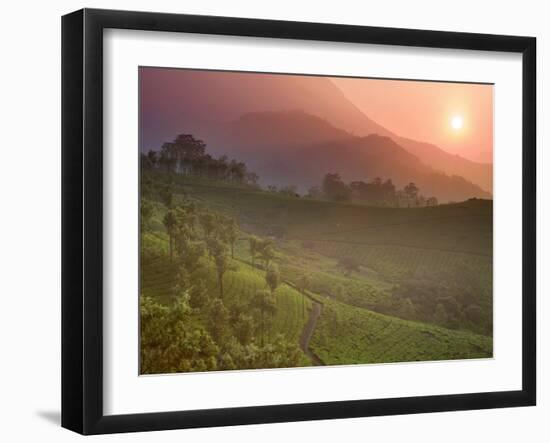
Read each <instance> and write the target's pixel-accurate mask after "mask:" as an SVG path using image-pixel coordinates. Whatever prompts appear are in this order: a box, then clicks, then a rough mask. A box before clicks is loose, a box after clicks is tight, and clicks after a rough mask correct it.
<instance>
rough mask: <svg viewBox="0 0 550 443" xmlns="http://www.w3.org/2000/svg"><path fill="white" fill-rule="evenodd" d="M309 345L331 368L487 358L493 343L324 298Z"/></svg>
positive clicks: (463, 333)
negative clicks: (348, 365)
mask: <svg viewBox="0 0 550 443" xmlns="http://www.w3.org/2000/svg"><path fill="white" fill-rule="evenodd" d="M322 302H323V304H324V308H323V315H322V316H321V318H320V320H319V323H318V327H317V330H316V332H315V334H314V335H313V339H312V342H311V346H312V349H313V350H314V351H315V352H316V354H317V355H318V356H319V357H320V358H321V359H322V360H323V362H324V363H325V364H327V365H338V364H353V363H390V362H406V361H426V360H453V359H467V358H488V357H491V356H492V339H491V338H489V337H485V336H482V335H476V334H473V333H470V332H465V331H452V330H449V329H445V328H439V327H436V326H432V325H428V324H425V323H418V322H412V321H406V320H401V319H398V318H395V317H389V316H385V315H382V314H377V313H374V312H371V311H368V310H366V309H360V308H355V307H350V306H348V305H346V304H343V303H339V302H337V301H334V300H330V298H328V297H323V298H322Z"/></svg>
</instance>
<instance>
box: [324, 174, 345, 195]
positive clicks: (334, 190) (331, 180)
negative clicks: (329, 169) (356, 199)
mask: <svg viewBox="0 0 550 443" xmlns="http://www.w3.org/2000/svg"><path fill="white" fill-rule="evenodd" d="M323 193H324V194H325V195H326V196H327V197H328V198H329V199H331V200H334V201H341V202H345V201H349V200H350V199H351V189H350V188H349V187H348V186H347V185H346V184H345V183H344V182H343V181H342V179H341V177H340V174H326V175H325V177H324V179H323Z"/></svg>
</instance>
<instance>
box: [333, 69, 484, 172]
mask: <svg viewBox="0 0 550 443" xmlns="http://www.w3.org/2000/svg"><path fill="white" fill-rule="evenodd" d="M332 82H333V83H334V84H335V85H336V86H337V87H338V88H339V89H340V90H341V91H342V92H343V93H344V94H345V95H346V97H347V98H348V99H349V100H350V101H352V102H353V103H354V104H355V105H356V106H357V107H359V108H360V109H361V110H362V111H363V112H364V113H365V114H367V115H368V116H369V117H370V118H372V119H373V120H375V121H376V122H377V123H379V124H381V125H382V126H384V127H386V128H387V129H389V130H391V131H393V132H395V133H397V134H399V135H401V136H403V137H408V138H412V139H415V140H419V141H425V142H430V143H433V144H436V145H438V146H439V147H440V148H442V149H445V150H446V151H448V152H451V153H455V154H460V155H461V156H463V157H466V158H469V159H471V160H476V161H483V162H492V153H493V86H492V85H476V84H464V83H435V82H419V81H395V80H365V79H354V78H332ZM453 122H454V127H453Z"/></svg>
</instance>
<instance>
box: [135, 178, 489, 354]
mask: <svg viewBox="0 0 550 443" xmlns="http://www.w3.org/2000/svg"><path fill="white" fill-rule="evenodd" d="M153 179H154V180H156V181H158V182H159V183H162V182H163V180H166V177H163V174H158V175H156V176H153ZM174 180H175V183H174V184H173V187H174V189H175V193H176V194H175V199H176V202H182V201H184V200H187V201H192V202H194V203H195V204H196V205H198V206H199V207H205V208H208V209H209V210H211V211H215V212H216V213H219V214H226V215H228V216H231V217H233V218H234V219H235V220H236V221H237V223H238V226H239V235H238V239H237V241H236V243H235V247H234V252H235V259H232V260H231V269H230V270H228V271H227V272H226V273H225V275H224V288H225V289H224V299H223V303H224V305H226V306H227V307H228V309H231V307H237V306H247V305H249V304H250V301H251V300H252V299H253V297H254V295H255V294H256V292H257V290H259V289H265V288H266V279H265V271H264V270H260V269H258V268H256V267H254V266H252V265H251V261H252V260H251V256H250V250H249V242H248V240H249V238H250V236H251V235H255V236H258V237H260V238H271V239H272V241H273V243H274V247H275V249H276V255H275V258H274V259H273V262H274V263H276V264H277V265H278V266H279V268H280V270H281V274H282V279H283V281H286V282H288V283H289V284H286V283H283V284H281V285H280V286H279V287H278V288H277V290H276V296H277V297H276V300H277V301H276V303H277V312H276V314H275V317H274V321H273V327H272V330H271V331H270V334H271V335H276V334H277V333H281V334H283V335H284V336H285V337H286V338H287V339H288V340H289V341H290V342H293V343H298V341H299V339H300V336H301V335H302V333H303V331H304V327H305V325H306V324H307V322H308V318H309V315H310V311H311V306H312V303H311V301H310V300H309V299H308V298H305V299H304V298H303V296H302V294H301V293H300V292H299V291H298V290H296V289H295V287H296V284H297V283H298V281H299V280H300V278H301V277H302V276H304V275H306V274H307V275H309V277H310V282H309V285H308V288H307V292H308V294H309V295H310V297H313V298H314V299H316V300H319V301H320V302H322V304H323V309H322V311H321V314H320V317H319V318H318V319H317V320H316V322H315V329H314V331H313V334H312V336H311V341H310V343H309V346H310V350H311V352H313V353H314V354H315V355H316V356H318V357H319V358H320V360H321V361H322V362H323V363H324V364H329V365H337V364H354V363H382V362H405V361H426V360H447V359H467V358H489V357H491V356H492V202H490V201H482V200H472V201H468V202H464V203H460V204H450V205H441V206H438V207H430V208H416V209H404V208H401V209H399V208H379V207H367V206H359V205H351V204H340V203H334V202H326V201H318V200H308V199H304V198H296V197H289V196H286V195H282V194H278V193H271V192H266V191H258V190H253V189H249V188H248V189H245V188H239V187H237V186H229V185H227V184H225V185H222V184H220V183H216V182H212V181H208V180H199V179H190V178H187V177H175V178H174ZM165 213H166V208H165V207H164V206H163V205H162V204H160V203H159V202H155V206H154V210H153V215H152V217H151V229H150V232H148V233H146V234H144V236H143V237H142V245H141V247H142V255H141V258H142V259H141V293H142V295H147V296H150V297H152V298H154V299H155V300H157V301H159V302H160V303H163V304H170V303H171V302H172V293H173V287H174V278H175V277H174V276H175V275H176V272H175V266H174V265H173V264H172V263H171V262H170V259H169V256H168V235H167V233H166V230H165V228H164V226H163V223H162V219H163V216H164V214H165ZM346 257H347V258H349V257H351V258H353V259H354V260H355V261H356V262H357V264H358V265H357V267H356V269H354V270H353V271H350V272H343V270H342V269H341V266H340V262H341V260H342V259H343V258H346ZM202 273H203V275H202V278H203V280H204V281H205V283H206V285H207V288H208V292H209V293H210V294H216V293H217V291H218V282H217V279H216V271H215V268H214V265H213V263H210V264H209V265H208V266H207V267H205V268H204V269H203V271H202ZM434 282H435V283H436V284H437V285H439V286H430V285H432V284H434ZM417 284H418V285H420V286H418V288H419V289H418V288H417V287H416V286H415V285H417ZM416 289H418V291H416ZM409 290H411V291H413V290H415V291H416V293H412V292H411V293H408V292H407V291H409ZM440 291H442V292H440ZM304 300H305V304H306V306H305V312H304V309H303V307H302V304H303V303H304ZM407 303H413V304H416V310H417V312H416V313H414V312H413V313H411V312H407V311H406V310H404V309H403V305H405V307H406V304H407ZM439 305H441V306H443V308H440V306H439ZM436 307H437V308H440V310H441V309H443V310H444V312H443V314H441V313H440V314H441V315H440V316H439V317H437V318H436V316H435V311H436ZM382 312H383V313H385V314H383V313H382ZM414 315H416V316H417V317H414ZM411 316H413V318H415V319H417V320H415V321H412V320H407V319H410V318H411ZM419 316H420V317H421V319H422V321H418V317H419ZM432 317H433V319H432ZM451 320H452V321H451ZM195 321H197V322H199V323H200V322H202V321H203V320H202V318H201V316H200V315H199V314H197V315H196V316H195ZM310 323H311V322H310ZM443 326H445V327H443ZM255 334H256V335H255V342H256V343H257V342H259V336H258V332H256V333H255ZM483 334H485V335H483ZM303 364H306V365H307V364H312V362H311V361H310V360H309V359H308V358H307V357H306V356H305V355H304V356H303Z"/></svg>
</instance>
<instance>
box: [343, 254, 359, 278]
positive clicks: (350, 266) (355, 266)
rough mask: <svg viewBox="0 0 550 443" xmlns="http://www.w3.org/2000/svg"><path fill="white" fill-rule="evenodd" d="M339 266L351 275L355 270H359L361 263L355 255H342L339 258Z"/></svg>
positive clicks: (347, 274)
mask: <svg viewBox="0 0 550 443" xmlns="http://www.w3.org/2000/svg"><path fill="white" fill-rule="evenodd" d="M338 267H340V268H342V269H343V271H344V275H346V276H349V275H351V273H352V272H353V271H359V267H360V263H359V261H358V260H357V259H356V258H355V257H350V256H346V257H342V258H340V260H338Z"/></svg>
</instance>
